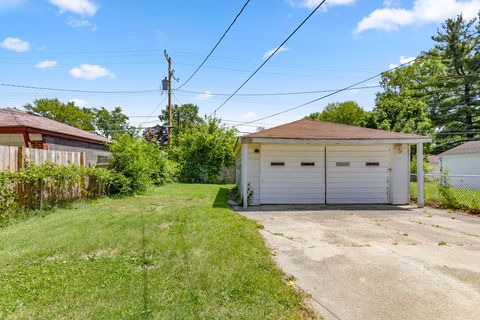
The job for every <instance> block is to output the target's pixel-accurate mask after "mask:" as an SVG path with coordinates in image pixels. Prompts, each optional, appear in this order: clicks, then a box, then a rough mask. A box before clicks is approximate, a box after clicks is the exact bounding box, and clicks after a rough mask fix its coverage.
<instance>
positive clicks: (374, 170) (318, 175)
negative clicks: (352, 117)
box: [236, 119, 431, 206]
mask: <svg viewBox="0 0 480 320" xmlns="http://www.w3.org/2000/svg"><path fill="white" fill-rule="evenodd" d="M425 142H431V138H429V137H422V136H417V135H411V134H403V133H397V132H389V131H382V130H375V129H368V128H361V127H354V126H347V125H342V124H334V123H329V122H322V121H315V120H310V119H301V120H298V121H295V122H291V123H288V124H285V125H281V126H278V127H275V128H271V129H267V130H263V131H259V132H255V133H252V134H248V135H244V136H241V137H239V139H238V141H237V144H236V154H237V177H236V178H237V185H238V186H239V188H240V190H241V191H242V196H243V205H244V206H248V205H262V204H407V203H409V202H410V196H409V189H410V173H409V170H410V163H409V161H410V160H409V159H410V146H411V145H412V144H415V145H417V151H418V152H420V153H421V152H422V146H423V143H425ZM420 159H421V157H420ZM419 167H420V168H422V166H419ZM418 174H419V179H418V181H419V182H418V183H419V190H420V189H421V190H423V179H422V177H423V172H418ZM419 205H420V206H422V205H423V194H422V192H419Z"/></svg>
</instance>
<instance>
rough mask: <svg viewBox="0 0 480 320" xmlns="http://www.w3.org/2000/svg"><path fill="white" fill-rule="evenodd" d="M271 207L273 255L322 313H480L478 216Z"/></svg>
mask: <svg viewBox="0 0 480 320" xmlns="http://www.w3.org/2000/svg"><path fill="white" fill-rule="evenodd" d="M311 209H312V208H310V209H309V208H308V207H303V208H302V207H292V206H290V207H288V206H282V207H279V206H270V207H260V208H257V209H253V210H255V211H252V209H250V211H242V212H241V214H243V215H244V216H246V217H247V218H249V219H253V220H255V221H257V222H258V223H260V224H262V225H263V226H264V229H263V230H262V231H261V233H262V235H263V236H264V238H265V240H266V242H267V244H268V245H269V246H270V247H271V249H272V252H273V255H274V259H275V260H276V261H277V263H278V264H279V266H280V267H281V268H282V269H283V270H284V271H285V272H286V273H287V274H289V275H293V276H294V277H295V279H296V280H295V282H296V284H297V285H298V286H299V287H300V288H302V289H304V290H305V291H307V292H308V293H310V294H311V296H312V300H313V304H314V305H315V306H316V307H317V308H318V310H319V312H320V314H321V315H322V316H323V317H324V318H325V319H357V320H358V319H368V320H372V319H428V320H430V319H436V320H440V319H480V217H473V216H467V215H462V214H452V213H447V212H446V211H440V210H434V209H413V208H410V207H402V208H400V207H393V206H376V207H375V206H368V207H365V206H357V207H342V208H340V207H334V208H331V207H328V208H324V207H322V208H320V209H316V210H311Z"/></svg>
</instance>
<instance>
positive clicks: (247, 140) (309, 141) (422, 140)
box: [237, 137, 432, 145]
mask: <svg viewBox="0 0 480 320" xmlns="http://www.w3.org/2000/svg"><path fill="white" fill-rule="evenodd" d="M429 142H432V138H427V137H422V138H407V139H341V140H337V139H279V138H239V139H238V141H237V145H238V144H241V143H284V144H321V145H351V144H394V143H407V144H417V143H429Z"/></svg>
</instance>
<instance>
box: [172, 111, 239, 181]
mask: <svg viewBox="0 0 480 320" xmlns="http://www.w3.org/2000/svg"><path fill="white" fill-rule="evenodd" d="M235 141H236V136H235V130H233V129H229V128H227V127H226V126H224V125H221V124H220V121H219V120H218V119H215V118H207V119H206V121H205V122H204V123H201V124H199V125H197V126H194V127H192V128H188V129H186V130H184V131H183V132H182V133H180V134H179V135H178V139H177V145H176V146H175V148H174V150H173V156H174V158H175V160H176V161H177V162H178V165H179V179H180V181H182V182H193V183H216V182H219V180H220V174H221V171H222V168H225V167H229V166H232V165H234V163H235V155H234V145H235Z"/></svg>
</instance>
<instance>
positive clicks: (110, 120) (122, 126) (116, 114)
mask: <svg viewBox="0 0 480 320" xmlns="http://www.w3.org/2000/svg"><path fill="white" fill-rule="evenodd" d="M91 112H92V114H93V118H94V124H95V129H96V131H97V133H99V134H101V135H103V136H105V137H108V138H115V137H117V136H119V135H122V134H125V133H126V134H130V135H133V134H134V133H135V131H136V129H135V128H133V127H132V126H131V125H130V124H129V123H128V120H129V118H128V117H127V116H126V115H125V114H123V112H122V108H120V107H116V108H115V109H113V110H112V111H108V110H107V109H105V108H103V107H102V108H100V109H96V108H94V109H91Z"/></svg>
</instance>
